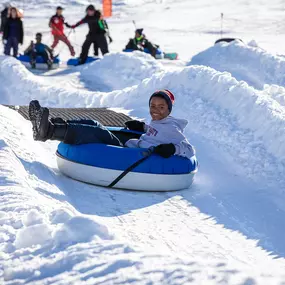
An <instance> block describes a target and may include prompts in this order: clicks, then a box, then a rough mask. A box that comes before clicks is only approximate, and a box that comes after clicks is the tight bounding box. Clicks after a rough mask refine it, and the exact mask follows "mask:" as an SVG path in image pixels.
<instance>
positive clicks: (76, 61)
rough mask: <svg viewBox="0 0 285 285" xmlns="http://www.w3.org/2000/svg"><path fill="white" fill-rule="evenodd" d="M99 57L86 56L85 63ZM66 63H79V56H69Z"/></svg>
mask: <svg viewBox="0 0 285 285" xmlns="http://www.w3.org/2000/svg"><path fill="white" fill-rule="evenodd" d="M99 59H100V58H99V57H91V56H88V57H87V59H86V62H85V64H86V63H90V62H93V61H96V60H99ZM66 64H67V65H73V66H76V65H78V64H79V58H70V59H69V60H68V61H67V63H66Z"/></svg>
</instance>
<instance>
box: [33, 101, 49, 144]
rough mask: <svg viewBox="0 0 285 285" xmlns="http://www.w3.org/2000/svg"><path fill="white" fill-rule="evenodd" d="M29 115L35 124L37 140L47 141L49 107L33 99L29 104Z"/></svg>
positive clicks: (34, 135) (34, 133)
mask: <svg viewBox="0 0 285 285" xmlns="http://www.w3.org/2000/svg"><path fill="white" fill-rule="evenodd" d="M29 117H30V121H31V122H32V125H33V137H34V140H35V141H46V140H47V139H48V138H47V135H48V130H49V127H50V126H49V125H50V122H49V120H48V117H49V109H48V108H43V107H41V105H40V103H39V101H37V100H33V101H31V102H30V105H29Z"/></svg>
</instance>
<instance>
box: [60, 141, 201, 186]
mask: <svg viewBox="0 0 285 285" xmlns="http://www.w3.org/2000/svg"><path fill="white" fill-rule="evenodd" d="M145 151H146V149H141V148H126V147H125V148H124V147H117V146H111V145H105V144H98V143H94V144H83V145H68V144H64V143H60V144H59V146H58V149H57V160H58V166H59V169H60V171H61V172H63V173H64V174H66V175H67V176H69V177H72V178H73V179H76V180H79V181H83V182H87V183H91V184H96V185H101V186H108V185H109V184H110V183H111V182H112V181H113V180H114V179H115V178H116V177H118V176H119V175H120V174H121V173H122V172H123V171H124V170H125V169H127V168H128V167H129V166H130V165H132V164H133V163H135V162H136V161H138V160H140V159H141V158H142V157H143V154H144V152H145ZM197 168H198V164H197V159H196V157H195V156H193V157H191V158H190V159H188V158H185V157H181V156H172V157H170V158H167V159H165V158H162V157H160V156H158V155H156V154H152V155H151V156H150V157H149V158H148V159H147V160H145V161H144V162H142V163H141V164H140V165H138V166H137V167H136V168H134V169H133V170H132V171H131V172H130V173H129V174H127V175H126V176H125V177H124V178H123V179H122V180H121V181H120V182H118V184H117V185H116V187H117V188H123V189H131V190H143V191H173V190H180V189H185V188H188V187H189V186H190V185H191V184H192V182H193V177H194V174H195V173H196V172H197Z"/></svg>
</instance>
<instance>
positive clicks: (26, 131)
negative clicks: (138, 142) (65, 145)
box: [0, 0, 285, 285]
mask: <svg viewBox="0 0 285 285" xmlns="http://www.w3.org/2000/svg"><path fill="white" fill-rule="evenodd" d="M87 2H88V1H83V0H82V1H81V0H80V1H73V2H72V3H70V2H69V1H65V0H62V1H61V2H60V4H62V5H65V6H66V7H67V8H68V9H66V10H65V16H66V19H67V21H68V22H70V23H74V22H76V21H77V20H79V19H80V18H81V17H82V16H83V15H84V8H85V5H86V4H87ZM0 3H1V2H0ZM17 3H18V5H19V6H20V5H23V7H25V8H26V9H25V10H26V11H25V29H26V31H27V33H26V37H25V45H26V44H27V43H28V42H29V41H30V40H31V39H32V38H33V36H34V33H35V31H38V30H40V31H42V32H43V33H44V39H45V41H47V42H50V41H51V38H50V36H49V28H48V26H47V22H48V18H49V17H50V15H51V14H53V9H54V7H55V6H57V4H58V3H59V2H58V1H57V2H54V1H52V0H50V1H41V2H40V1H38V2H33V1H31V2H30V3H26V1H18V2H17ZM35 3H37V5H38V6H37V5H35ZM95 4H96V5H97V6H98V5H99V2H95ZM115 4H116V5H115V6H114V17H112V18H111V19H110V20H109V24H110V26H111V31H112V37H113V39H114V40H115V41H114V43H113V44H112V45H111V50H112V51H116V53H112V54H110V55H108V56H106V57H105V58H104V59H103V60H101V61H99V62H95V63H93V64H90V65H88V66H83V67H76V68H69V69H66V68H65V67H64V66H63V67H62V68H61V69H59V70H57V71H52V72H47V73H43V74H41V75H40V76H37V75H35V74H32V73H31V72H30V71H28V70H27V69H25V68H24V67H23V66H22V65H21V64H20V63H19V62H17V61H16V60H14V59H12V58H4V57H1V58H0V104H14V105H23V104H28V102H29V101H30V100H31V99H38V100H40V102H41V103H42V104H43V105H46V106H53V107H106V106H107V107H111V108H119V109H121V110H122V111H124V112H127V113H128V114H130V115H131V116H134V117H139V118H141V119H145V120H148V119H149V116H148V100H149V96H150V95H151V94H152V92H153V91H155V90H156V89H159V88H169V89H171V90H172V91H173V92H174V94H175V96H176V103H175V107H174V115H175V116H178V117H183V118H186V119H188V121H189V125H188V127H187V129H186V135H187V137H188V138H189V140H190V141H191V142H192V143H193V144H194V145H195V147H196V149H197V153H198V159H199V165H200V170H199V173H198V174H197V176H196V180H195V183H194V184H193V186H192V187H191V188H189V189H185V190H184V191H178V192H172V193H167V192H166V193H143V192H131V191H118V190H113V189H105V188H101V187H96V186H92V185H85V184H83V183H80V182H76V181H73V180H71V179H68V178H66V177H64V176H62V175H61V174H60V173H59V172H58V170H57V165H56V160H55V151H56V147H57V143H56V142H46V143H38V142H34V141H33V140H32V133H31V125H30V123H29V122H27V121H26V120H24V119H23V118H22V117H21V116H20V115H19V114H17V113H16V112H15V111H13V110H10V109H8V108H6V107H3V106H0V189H1V191H0V224H1V228H0V252H1V254H0V283H4V284H21V283H32V284H85V283H86V284H128V283H134V284H191V283H192V284H239V285H240V284H246V285H248V284H282V282H284V281H285V276H284V268H285V259H284V257H285V245H284V233H283V229H284V226H285V214H284V211H285V209H284V203H283V201H284V198H285V197H284V196H285V194H284V189H285V188H284V187H285V179H284V171H285V169H284V168H285V160H284V158H285V148H284V139H285V129H284V121H285V110H284V106H285V105H284V104H285V100H284V98H285V97H284V94H285V92H284V90H285V89H284V87H283V86H279V85H283V77H282V71H283V59H282V57H278V56H275V55H273V54H271V53H270V52H269V51H267V52H266V51H264V50H262V49H260V48H258V47H253V46H247V45H241V44H238V43H232V44H230V45H227V44H220V45H217V46H215V47H212V48H210V49H208V47H209V46H211V45H212V44H213V42H214V40H215V39H216V38H217V37H219V35H218V33H219V28H220V21H219V20H220V18H219V16H220V12H224V15H225V22H224V31H225V35H226V36H237V37H241V38H243V39H244V38H245V39H246V40H250V39H251V38H254V39H256V40H257V41H258V42H259V43H260V44H261V45H262V46H263V47H266V48H268V49H269V50H271V51H272V50H273V51H274V52H276V51H278V48H280V49H281V46H282V45H281V43H282V35H280V32H281V31H282V30H283V26H282V25H283V24H282V23H283V22H282V20H281V17H280V15H282V13H283V12H282V7H283V6H282V5H283V3H282V1H280V0H273V1H271V2H270V5H269V4H268V2H267V1H264V0H258V1H255V2H254V3H251V2H248V1H241V0H238V1H235V2H231V3H230V4H229V2H228V1H224V0H219V1H216V2H215V3H212V2H209V1H207V0H202V1H198V2H197V1H196V2H195V1H194V2H193V1H187V0H179V1H173V0H155V1H154V0H136V1H134V0H124V1H118V2H116V3H115ZM50 7H52V9H50ZM38 8H41V13H40V14H39V13H35V11H36V9H38ZM133 19H135V20H136V22H137V25H138V26H139V27H144V28H145V31H146V33H147V34H148V36H149V38H150V39H156V40H157V41H158V43H159V44H160V45H161V46H162V48H163V49H165V50H169V51H172V50H175V51H178V52H179V53H180V55H181V58H182V60H181V61H180V62H166V61H161V64H160V63H158V62H157V61H154V60H153V59H152V58H151V57H150V56H147V55H144V54H123V53H118V51H120V50H121V49H122V48H123V47H124V45H125V44H126V41H127V39H128V37H130V36H132V34H133V29H134V27H133V25H132V24H131V21H132V20H133ZM169 19H171V20H169ZM276 26H278V29H276ZM86 32H87V29H86V27H84V26H83V27H81V28H79V29H78V30H76V33H71V34H70V35H69V37H70V39H71V40H72V42H73V43H74V44H75V47H76V51H77V53H78V52H79V51H80V44H81V42H82V41H83V40H84V38H85V35H86ZM277 34H278V37H275V36H276V35H277ZM206 48H207V49H206ZM280 49H279V51H280ZM201 50H205V51H204V52H202V53H200V54H198V55H197V56H194V57H193V58H192V61H191V66H188V67H184V66H183V61H187V62H189V58H191V57H192V56H193V55H195V54H196V53H197V52H200V51H201ZM58 51H61V57H62V59H63V60H66V59H67V58H68V57H69V55H68V51H67V49H66V48H62V46H61V45H60V46H59V47H58ZM233 56H235V57H236V58H235V59H233V58H232V57H233ZM217 57H218V59H219V60H218V61H217V60H216V59H217ZM230 59H231V60H230ZM195 61H196V62H195ZM239 63H241V64H239ZM193 64H195V65H193ZM197 64H199V65H197ZM241 65H242V66H244V67H246V68H242V67H241ZM209 66H210V67H209ZM241 80H243V81H241ZM276 84H279V85H276Z"/></svg>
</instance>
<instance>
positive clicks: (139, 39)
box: [126, 29, 158, 57]
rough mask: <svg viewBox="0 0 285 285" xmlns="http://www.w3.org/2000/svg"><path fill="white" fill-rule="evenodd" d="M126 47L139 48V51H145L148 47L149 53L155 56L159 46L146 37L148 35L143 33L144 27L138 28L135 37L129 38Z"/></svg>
mask: <svg viewBox="0 0 285 285" xmlns="http://www.w3.org/2000/svg"><path fill="white" fill-rule="evenodd" d="M126 49H132V50H139V51H144V50H145V49H148V50H149V53H150V54H151V55H152V56H153V57H155V55H156V51H157V49H158V46H157V45H155V44H152V43H151V42H150V41H149V40H148V39H147V38H146V36H145V35H144V34H143V29H136V31H135V37H134V38H133V39H130V40H129V42H128V44H127V45H126Z"/></svg>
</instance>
